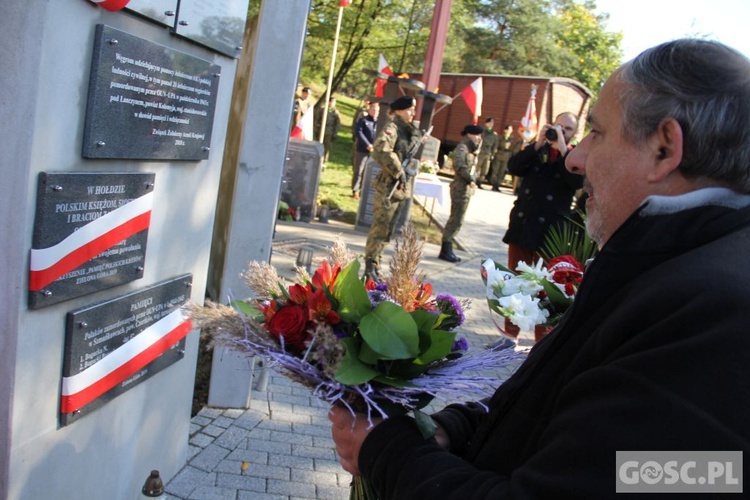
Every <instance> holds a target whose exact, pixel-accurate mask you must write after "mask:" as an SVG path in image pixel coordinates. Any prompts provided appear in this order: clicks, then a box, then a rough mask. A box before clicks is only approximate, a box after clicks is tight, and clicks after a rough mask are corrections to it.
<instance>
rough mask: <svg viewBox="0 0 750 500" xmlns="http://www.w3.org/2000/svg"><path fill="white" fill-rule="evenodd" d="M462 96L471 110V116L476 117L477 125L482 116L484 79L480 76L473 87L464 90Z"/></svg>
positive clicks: (475, 122) (472, 84)
mask: <svg viewBox="0 0 750 500" xmlns="http://www.w3.org/2000/svg"><path fill="white" fill-rule="evenodd" d="M460 95H461V97H463V98H464V101H465V102H466V105H467V106H468V107H469V110H471V114H472V115H474V125H476V124H477V122H478V121H479V117H480V116H481V115H482V97H483V87H482V77H481V76H480V77H479V78H477V79H476V80H474V81H473V82H471V85H469V86H468V87H466V88H465V89H463V90H462V91H461V93H460Z"/></svg>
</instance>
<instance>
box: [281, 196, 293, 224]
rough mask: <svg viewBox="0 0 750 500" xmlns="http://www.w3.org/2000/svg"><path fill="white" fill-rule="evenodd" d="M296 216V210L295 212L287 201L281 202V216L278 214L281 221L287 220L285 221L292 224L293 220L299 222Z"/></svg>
mask: <svg viewBox="0 0 750 500" xmlns="http://www.w3.org/2000/svg"><path fill="white" fill-rule="evenodd" d="M296 215H297V214H296V210H294V209H293V208H292V207H290V206H289V204H288V203H287V202H285V201H279V214H278V218H279V219H280V220H285V221H289V222H291V221H293V220H297V217H296Z"/></svg>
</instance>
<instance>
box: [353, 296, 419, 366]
mask: <svg viewBox="0 0 750 500" xmlns="http://www.w3.org/2000/svg"><path fill="white" fill-rule="evenodd" d="M359 331H360V333H361V334H362V338H363V339H364V341H365V342H367V344H368V345H369V346H370V347H371V348H372V350H373V351H375V352H377V353H379V354H380V355H381V359H410V358H415V357H417V355H418V354H419V333H418V330H417V324H416V323H415V322H414V320H413V319H412V317H411V316H410V315H409V313H407V312H406V311H404V310H403V309H402V308H401V307H400V306H398V305H396V304H394V303H393V302H382V303H381V304H380V305H378V307H376V308H375V309H373V310H372V311H371V312H370V314H368V315H366V316H364V317H363V318H362V321H361V322H360V324H359Z"/></svg>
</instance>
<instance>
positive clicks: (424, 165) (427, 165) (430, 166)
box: [419, 160, 439, 174]
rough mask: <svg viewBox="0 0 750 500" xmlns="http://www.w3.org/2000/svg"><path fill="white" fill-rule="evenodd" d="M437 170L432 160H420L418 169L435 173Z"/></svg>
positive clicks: (427, 172) (422, 171) (426, 172)
mask: <svg viewBox="0 0 750 500" xmlns="http://www.w3.org/2000/svg"><path fill="white" fill-rule="evenodd" d="M438 170H439V167H438V165H437V164H436V163H435V162H434V161H432V160H420V161H419V171H420V172H421V173H425V174H436V173H437V172H438Z"/></svg>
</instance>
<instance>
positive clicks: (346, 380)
mask: <svg viewBox="0 0 750 500" xmlns="http://www.w3.org/2000/svg"><path fill="white" fill-rule="evenodd" d="M341 343H342V344H344V347H346V353H345V354H344V357H343V358H342V359H341V364H339V368H338V370H336V373H335V374H334V376H333V378H334V379H336V381H338V382H340V383H342V384H345V385H359V384H364V383H365V382H369V381H370V380H372V379H373V378H375V377H377V376H378V375H379V373H378V371H377V370H375V369H374V368H373V367H371V366H368V365H366V364H364V363H362V362H361V361H360V360H359V352H358V349H357V342H356V340H355V339H353V338H344V339H341Z"/></svg>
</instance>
